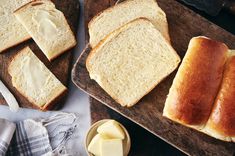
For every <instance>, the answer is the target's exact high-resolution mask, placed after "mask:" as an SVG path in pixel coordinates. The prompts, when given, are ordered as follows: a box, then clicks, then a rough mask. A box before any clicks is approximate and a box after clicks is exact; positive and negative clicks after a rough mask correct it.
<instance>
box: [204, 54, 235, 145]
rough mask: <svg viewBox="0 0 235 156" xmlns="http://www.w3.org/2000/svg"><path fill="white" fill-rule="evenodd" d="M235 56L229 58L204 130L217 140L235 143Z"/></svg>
mask: <svg viewBox="0 0 235 156" xmlns="http://www.w3.org/2000/svg"><path fill="white" fill-rule="evenodd" d="M234 80H235V56H232V57H229V59H228V61H227V63H226V66H225V70H224V76H223V81H222V84H221V87H220V90H219V93H218V95H217V98H216V100H215V104H214V107H213V109H212V111H211V115H210V118H209V120H208V122H207V124H206V127H205V129H204V132H205V133H208V134H212V135H213V136H215V137H216V138H219V139H221V140H225V141H233V142H235V113H234V112H235V81H234Z"/></svg>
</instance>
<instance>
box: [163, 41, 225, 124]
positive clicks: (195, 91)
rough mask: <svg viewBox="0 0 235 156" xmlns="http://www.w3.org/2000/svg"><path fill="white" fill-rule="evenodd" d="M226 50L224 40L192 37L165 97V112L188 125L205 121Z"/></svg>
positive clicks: (212, 100) (220, 74) (221, 71)
mask: <svg viewBox="0 0 235 156" xmlns="http://www.w3.org/2000/svg"><path fill="white" fill-rule="evenodd" d="M227 51H228V48H227V46H226V45H225V44H223V43H220V42H217V41H214V40H211V39H208V38H205V37H197V38H193V39H191V41H190V44H189V48H188V50H187V53H186V55H185V57H184V60H183V62H182V64H181V66H180V68H179V70H178V73H177V74H176V77H175V79H174V81H173V85H172V87H171V89H170V93H169V95H168V98H167V100H166V103H165V108H164V114H163V115H164V116H167V117H168V118H170V119H172V120H175V121H177V122H180V123H182V124H186V125H187V124H188V125H191V126H193V125H195V126H201V125H204V124H205V123H206V122H207V120H208V118H209V115H210V112H211V109H212V106H213V103H214V99H215V97H216V94H217V92H218V89H219V86H220V83H221V81H222V77H223V69H224V64H225V62H226V55H227Z"/></svg>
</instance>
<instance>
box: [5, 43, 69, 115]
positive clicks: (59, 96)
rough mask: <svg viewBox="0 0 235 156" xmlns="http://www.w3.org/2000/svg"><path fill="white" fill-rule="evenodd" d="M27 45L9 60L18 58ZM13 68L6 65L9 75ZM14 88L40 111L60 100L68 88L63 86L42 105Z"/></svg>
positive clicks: (47, 108)
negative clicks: (57, 93) (59, 91)
mask: <svg viewBox="0 0 235 156" xmlns="http://www.w3.org/2000/svg"><path fill="white" fill-rule="evenodd" d="M28 48H29V47H28V46H27V47H24V48H23V49H21V50H20V51H19V52H18V53H17V54H16V55H15V56H14V57H13V58H12V59H11V61H10V62H13V61H14V60H16V59H18V57H20V55H22V53H21V52H23V51H25V50H27V49H28ZM12 70H14V69H13V66H11V65H9V66H8V73H9V75H10V76H11V74H10V73H11V71H12ZM14 87H15V86H14ZM16 90H17V91H18V92H19V93H20V94H21V95H22V96H24V97H25V98H26V99H27V100H28V101H29V102H30V103H31V104H32V105H33V107H34V108H37V109H40V110H42V111H46V110H49V109H51V108H52V107H53V106H54V105H55V104H56V103H57V102H58V101H60V100H61V99H62V98H63V97H64V96H66V94H67V92H68V89H67V88H66V87H65V89H64V90H62V91H61V93H60V94H59V95H58V96H57V97H56V98H54V99H51V100H50V101H49V102H47V103H46V104H45V105H43V106H42V107H40V106H38V105H37V104H35V103H34V101H32V100H31V99H30V98H28V97H27V96H26V95H25V94H24V93H23V92H21V91H20V90H18V89H17V88H16Z"/></svg>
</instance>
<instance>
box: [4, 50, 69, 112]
mask: <svg viewBox="0 0 235 156" xmlns="http://www.w3.org/2000/svg"><path fill="white" fill-rule="evenodd" d="M8 72H9V74H10V75H11V78H12V79H11V80H12V84H13V86H14V87H15V88H16V89H17V90H18V91H19V92H20V93H21V94H22V95H23V96H24V97H25V98H27V99H28V100H29V101H30V102H31V103H33V104H34V106H36V107H38V108H40V109H41V110H45V109H47V108H48V107H49V106H50V105H52V104H53V103H54V102H55V100H56V99H57V98H59V97H60V96H61V95H63V94H65V92H66V91H67V89H66V87H65V86H64V85H63V84H62V83H61V82H60V81H59V80H58V79H57V78H56V77H55V76H54V75H53V74H52V73H51V72H50V71H49V70H48V69H47V67H46V66H45V65H44V64H43V63H42V62H41V61H40V60H39V59H38V58H37V56H36V55H35V54H34V53H33V52H32V51H31V49H30V48H29V47H26V48H24V49H23V50H21V51H19V52H18V53H17V55H16V56H14V58H13V60H12V61H11V62H10V64H9V68H8Z"/></svg>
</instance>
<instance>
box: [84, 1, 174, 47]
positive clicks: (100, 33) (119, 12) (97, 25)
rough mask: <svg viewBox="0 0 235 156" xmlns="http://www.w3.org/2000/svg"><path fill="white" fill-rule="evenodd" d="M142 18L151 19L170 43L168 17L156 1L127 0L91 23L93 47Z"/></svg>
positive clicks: (90, 31)
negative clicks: (125, 25) (113, 32)
mask: <svg viewBox="0 0 235 156" xmlns="http://www.w3.org/2000/svg"><path fill="white" fill-rule="evenodd" d="M140 17H144V18H147V19H149V20H150V21H151V22H152V23H153V25H154V26H156V28H157V29H158V30H159V31H160V32H161V33H162V34H163V36H164V37H165V38H166V39H167V40H168V41H169V42H170V37H169V33H168V24H167V19H166V15H165V13H164V11H162V9H161V8H160V7H159V6H158V4H157V2H156V1H155V0H126V1H125V2H122V3H120V4H117V5H115V6H113V7H110V8H108V9H106V10H104V11H103V12H101V13H100V14H98V15H97V16H95V17H94V18H93V19H92V20H91V21H90V22H89V24H88V28H89V35H90V45H91V47H92V48H94V47H95V46H96V45H97V44H98V43H99V42H100V41H101V40H102V39H104V38H105V36H106V35H108V34H109V33H111V32H112V31H114V30H116V29H118V28H119V27H121V26H122V25H124V24H127V23H128V22H130V21H132V20H134V19H136V18H140Z"/></svg>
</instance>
